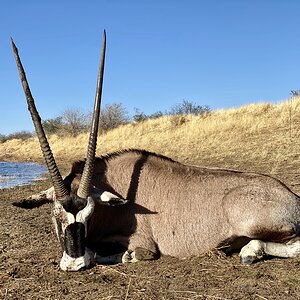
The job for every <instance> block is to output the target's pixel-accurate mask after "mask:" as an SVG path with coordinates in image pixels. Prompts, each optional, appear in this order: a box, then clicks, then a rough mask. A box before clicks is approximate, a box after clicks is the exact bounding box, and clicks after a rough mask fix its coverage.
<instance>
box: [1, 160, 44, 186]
mask: <svg viewBox="0 0 300 300" xmlns="http://www.w3.org/2000/svg"><path fill="white" fill-rule="evenodd" d="M46 172H47V168H46V167H45V166H44V165H40V164H37V163H19V162H1V161H0V189H4V188H12V187H15V186H19V185H25V184H30V183H32V182H33V181H34V180H36V179H39V178H41V177H43V175H45V174H46Z"/></svg>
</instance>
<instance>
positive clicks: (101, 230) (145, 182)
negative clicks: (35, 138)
mask: <svg viewBox="0 0 300 300" xmlns="http://www.w3.org/2000/svg"><path fill="white" fill-rule="evenodd" d="M82 167H83V162H77V163H75V164H74V165H73V170H72V172H74V173H77V179H79V177H80V175H79V174H78V173H80V172H81V170H82ZM74 173H73V174H74ZM92 185H95V186H96V187H97V188H100V189H101V190H105V191H109V192H111V193H113V194H115V195H117V196H118V197H120V198H124V199H127V200H129V201H130V203H129V204H126V205H124V206H118V207H107V206H103V205H100V204H98V205H97V200H96V199H95V198H94V200H95V203H96V205H95V211H94V213H93V215H92V216H91V219H90V220H89V225H88V236H87V239H88V241H89V244H91V245H94V247H95V248H97V244H98V243H100V242H103V241H106V242H107V241H112V242H119V243H122V244H123V245H124V246H126V247H128V249H129V250H132V251H134V250H135V249H136V248H138V247H141V248H144V249H147V250H150V251H151V252H153V253H156V252H157V251H159V252H160V253H161V254H166V255H172V256H176V257H187V256H190V255H197V254H200V253H203V252H206V251H208V250H212V249H214V248H219V247H221V248H223V247H225V248H226V246H233V245H234V242H235V241H237V238H240V237H247V238H249V239H244V240H242V243H245V242H248V241H249V240H250V239H259V240H263V241H268V242H286V241H288V240H290V239H292V238H293V237H295V236H296V235H298V234H299V224H300V223H299V222H300V201H299V198H298V196H297V195H295V194H294V193H292V192H291V191H290V190H289V189H288V188H287V187H286V186H285V185H284V184H283V183H281V182H279V181H278V180H276V179H274V178H272V177H269V176H265V175H259V174H254V173H243V172H236V171H230V170H218V169H206V168H198V167H191V166H186V165H182V164H180V163H177V162H174V161H172V160H170V159H168V158H164V157H161V156H158V155H155V154H151V153H148V152H146V151H137V150H130V151H124V152H120V153H116V154H112V155H108V156H107V157H104V158H96V161H95V165H94V175H93V179H92ZM73 188H75V189H76V180H74V183H73Z"/></svg>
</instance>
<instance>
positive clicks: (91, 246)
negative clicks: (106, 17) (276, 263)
mask: <svg viewBox="0 0 300 300" xmlns="http://www.w3.org/2000/svg"><path fill="white" fill-rule="evenodd" d="M12 46H13V51H14V55H15V59H16V63H17V66H18V69H19V73H20V77H21V81H22V85H23V89H24V92H25V95H26V99H27V102H28V107H29V110H30V113H31V116H32V119H33V123H34V126H35V129H36V133H37V136H38V139H39V142H40V146H41V149H42V152H43V155H44V158H45V161H46V164H47V167H48V170H49V173H50V176H51V179H52V183H53V187H52V188H50V189H48V190H46V191H43V192H41V193H40V194H38V195H35V196H32V199H35V200H37V201H38V200H41V201H42V200H45V199H48V200H51V201H53V222H54V225H55V230H56V234H57V237H58V240H59V241H60V243H61V246H62V250H63V256H62V258H61V262H60V268H61V269H62V270H65V271H78V270H81V269H84V268H87V267H90V266H92V265H93V264H94V263H95V262H100V263H108V262H110V263H117V262H137V261H140V260H148V259H154V258H156V257H158V256H159V255H160V254H166V255H172V256H175V257H179V258H183V257H188V256H191V255H197V254H200V253H204V252H207V251H209V250H212V249H215V248H220V249H224V250H229V251H233V250H237V249H240V248H241V251H240V257H241V261H242V263H244V264H251V263H253V262H255V261H257V260H259V259H262V258H263V257H264V256H265V255H271V256H278V257H295V256H297V255H299V254H300V240H299V229H300V201H299V197H298V196H297V195H295V194H294V193H293V192H291V191H290V190H289V189H288V188H287V187H286V186H285V185H284V184H283V183H281V182H280V181H278V180H276V179H275V178H272V177H270V176H265V175H260V174H255V173H244V172H237V171H231V170H221V169H220V170H219V169H208V168H200V167H193V166H187V165H183V164H181V163H178V162H175V161H173V160H172V159H170V158H167V157H164V156H161V155H157V154H154V153H150V152H147V151H144V150H123V151H119V152H115V153H112V154H108V155H106V156H102V157H95V151H96V140H97V133H98V121H99V115H100V103H101V92H102V81H103V70H104V59H105V48H106V36H105V32H104V40H103V46H102V54H101V62H100V69H99V75H98V82H97V91H96V99H95V107H94V115H93V120H92V126H91V131H90V139H89V143H88V151H87V158H86V160H85V161H77V162H75V163H74V164H73V166H72V170H71V172H70V174H69V175H68V176H67V177H66V178H64V179H62V177H61V175H60V172H59V170H58V168H57V166H56V163H55V160H54V157H53V155H52V152H51V150H50V147H49V144H48V141H47V138H46V136H45V133H44V130H43V127H42V125H41V121H40V117H39V115H38V112H37V110H36V108H35V104H34V100H33V97H32V95H31V92H30V89H29V86H28V82H27V80H26V76H25V72H24V69H23V67H22V64H21V61H20V58H19V55H18V50H17V48H16V46H15V45H14V43H13V41H12ZM71 155H72V153H70V156H71ZM107 245H110V247H112V253H114V254H113V255H105V253H104V252H103V251H102V250H103V249H105V247H106V246H107ZM117 249H118V250H119V251H120V252H121V253H116V252H117ZM121 250H122V251H121ZM103 253H104V254H103Z"/></svg>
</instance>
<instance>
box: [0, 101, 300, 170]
mask: <svg viewBox="0 0 300 300" xmlns="http://www.w3.org/2000/svg"><path fill="white" fill-rule="evenodd" d="M299 129H300V97H298V98H294V99H293V100H286V101H284V102H282V103H279V104H269V103H260V104H251V105H247V106H243V107H240V108H237V109H227V110H219V111H216V112H213V113H211V114H208V115H206V116H202V117H201V116H199V117H197V116H191V115H188V116H164V117H162V118H159V119H155V120H148V121H145V122H143V123H131V124H128V125H125V126H121V127H119V128H117V129H115V130H112V131H109V132H107V133H106V134H104V135H102V136H100V138H99V142H98V152H97V154H98V155H101V154H104V153H107V152H111V151H116V150H120V149H124V148H142V149H147V150H150V151H154V152H157V153H161V154H164V155H167V156H170V157H172V158H174V159H177V160H179V161H182V162H188V163H195V164H196V163H197V164H202V165H207V166H219V167H231V168H240V166H243V168H244V167H245V166H247V165H249V167H250V169H254V170H260V169H261V171H262V172H266V173H271V174H276V173H277V172H279V170H280V169H282V166H284V164H285V162H286V161H287V160H289V161H291V160H293V161H295V164H298V163H299V166H300V160H299V153H300V136H299V135H300V134H299ZM87 140H88V137H87V135H86V134H81V135H79V136H77V137H63V138H62V137H57V136H50V138H49V142H50V144H51V147H52V150H53V152H54V155H55V157H57V159H58V160H60V161H64V162H65V161H71V160H74V159H80V158H83V157H84V156H85V152H86V144H87ZM70 153H72V155H70ZM0 159H3V160H21V161H26V160H34V161H42V157H41V153H40V149H39V146H38V142H37V140H36V138H31V139H29V140H26V141H21V140H10V141H7V142H4V143H2V144H0ZM257 166H259V167H257Z"/></svg>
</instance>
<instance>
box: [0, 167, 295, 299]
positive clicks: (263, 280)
mask: <svg viewBox="0 0 300 300" xmlns="http://www.w3.org/2000/svg"><path fill="white" fill-rule="evenodd" d="M294 171H295V170H294ZM290 174H292V173H290ZM279 177H280V176H279ZM281 178H284V179H285V182H286V183H287V184H289V185H291V183H292V182H295V180H296V179H295V176H293V175H291V176H289V175H288V174H284V176H283V175H282V176H281ZM296 181H297V180H296ZM48 186H49V181H47V180H46V181H42V182H40V183H38V185H36V186H32V185H31V186H26V187H18V188H15V189H11V190H0V207H1V213H0V226H1V227H0V228H1V230H0V299H72V300H75V299H212V300H215V299H258V300H259V299H260V300H261V299H300V270H299V269H298V268H299V267H300V258H297V259H278V258H273V259H269V260H264V261H263V262H259V263H257V264H255V265H253V266H250V267H246V266H243V265H241V264H240V262H239V258H238V255H233V256H229V257H226V256H224V255H222V254H220V253H211V254H208V255H204V256H200V257H192V258H189V259H186V260H178V259H175V258H172V257H162V258H161V259H159V260H157V261H151V262H141V263H137V264H126V265H121V264H120V265H114V266H101V265H98V266H95V267H93V268H92V269H89V270H85V271H82V272H77V273H65V272H62V271H60V270H59V266H58V264H59V260H60V254H61V253H60V247H59V244H58V242H57V240H56V238H55V236H54V232H53V228H52V223H51V204H45V205H43V206H41V207H39V208H34V209H28V210H25V209H21V208H18V207H15V206H13V205H12V203H13V202H14V201H17V200H21V199H24V198H26V197H28V196H29V195H31V194H33V193H35V192H37V191H39V190H42V189H45V188H46V187H48ZM297 189H298V192H299V191H300V189H299V188H298V185H295V186H294V187H293V190H294V191H296V192H297Z"/></svg>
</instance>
